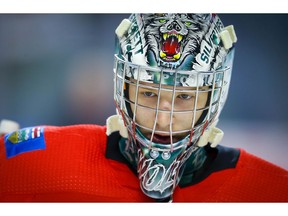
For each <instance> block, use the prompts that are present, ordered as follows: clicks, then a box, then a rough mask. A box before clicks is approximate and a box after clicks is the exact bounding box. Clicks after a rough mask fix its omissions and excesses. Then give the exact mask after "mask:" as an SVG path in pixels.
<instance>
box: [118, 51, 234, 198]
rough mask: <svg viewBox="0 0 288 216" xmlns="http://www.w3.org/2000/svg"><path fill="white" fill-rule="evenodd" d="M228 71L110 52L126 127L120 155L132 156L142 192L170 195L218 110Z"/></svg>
mask: <svg viewBox="0 0 288 216" xmlns="http://www.w3.org/2000/svg"><path fill="white" fill-rule="evenodd" d="M230 72H231V70H230V69H229V68H225V69H224V70H217V71H209V72H199V71H183V70H169V69H157V68H155V67H146V66H140V65H135V64H132V63H130V62H128V61H125V60H122V59H121V58H119V57H118V56H117V55H115V65H114V100H115V102H116V106H117V110H118V113H120V114H121V115H122V118H123V120H124V124H125V126H126V128H127V131H128V145H129V146H126V147H125V148H126V149H127V152H125V154H126V155H129V157H128V158H133V157H134V159H135V162H136V164H137V172H138V178H139V180H140V187H141V189H142V191H143V192H144V194H146V195H147V196H149V197H151V198H154V199H163V198H165V199H167V198H169V197H170V198H171V197H172V194H173V191H174V189H175V187H176V185H177V184H178V183H179V181H180V178H181V176H182V174H183V171H184V167H185V166H184V164H185V162H186V161H187V159H188V158H189V157H190V156H191V154H192V153H193V152H195V154H197V152H196V150H197V149H198V147H197V145H196V144H197V142H198V140H199V138H200V137H201V135H202V134H203V132H204V130H205V129H206V128H207V127H209V126H210V125H211V124H212V123H213V122H214V121H215V120H217V118H218V115H219V114H220V112H221V109H222V107H223V105H224V102H225V100H226V97H227V92H228V87H229V81H230Z"/></svg>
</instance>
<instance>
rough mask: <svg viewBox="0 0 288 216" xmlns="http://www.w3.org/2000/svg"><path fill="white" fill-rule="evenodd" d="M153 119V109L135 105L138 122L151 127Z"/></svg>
mask: <svg viewBox="0 0 288 216" xmlns="http://www.w3.org/2000/svg"><path fill="white" fill-rule="evenodd" d="M133 113H134V111H133ZM154 119H155V111H152V110H150V109H147V108H144V107H140V106H138V107H137V111H136V122H137V123H138V124H140V125H143V126H145V127H151V125H153V124H154Z"/></svg>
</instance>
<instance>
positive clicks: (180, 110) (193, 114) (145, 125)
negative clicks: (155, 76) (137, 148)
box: [129, 82, 209, 144]
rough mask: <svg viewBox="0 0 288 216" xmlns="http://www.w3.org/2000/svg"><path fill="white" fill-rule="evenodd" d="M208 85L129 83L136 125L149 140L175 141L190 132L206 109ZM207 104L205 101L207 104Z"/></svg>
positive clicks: (165, 142) (166, 142) (170, 142)
mask: <svg viewBox="0 0 288 216" xmlns="http://www.w3.org/2000/svg"><path fill="white" fill-rule="evenodd" d="M208 91H209V88H208V87H201V88H198V89H196V88H193V87H173V86H168V85H161V86H159V84H147V83H145V85H144V83H142V82H139V83H138V88H137V83H136V82H135V83H134V84H133V82H132V84H130V85H129V97H130V101H131V102H132V103H131V110H132V112H133V118H134V121H135V122H136V126H137V127H138V129H139V130H140V131H141V132H142V134H143V135H144V136H145V137H146V138H147V139H148V140H150V141H152V142H154V143H161V144H172V143H176V142H178V141H180V140H182V139H183V138H185V137H186V136H187V135H189V134H190V133H191V130H192V128H193V127H194V126H195V125H196V123H197V121H198V120H199V118H200V116H201V115H202V113H203V111H204V110H206V109H208V107H206V106H207V99H208ZM208 106H209V103H208Z"/></svg>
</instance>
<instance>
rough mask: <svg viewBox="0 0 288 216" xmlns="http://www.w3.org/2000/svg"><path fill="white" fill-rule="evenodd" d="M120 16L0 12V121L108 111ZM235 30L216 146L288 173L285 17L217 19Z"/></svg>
mask: <svg viewBox="0 0 288 216" xmlns="http://www.w3.org/2000/svg"><path fill="white" fill-rule="evenodd" d="M127 17H128V15H127V14H0V93H1V94H0V120H1V119H10V120H14V121H17V122H18V123H19V124H20V125H21V127H28V126H33V125H59V126H64V125H70V124H86V123H89V124H100V125H104V124H105V121H106V118H107V117H109V116H110V115H113V114H114V113H115V105H114V102H113V81H112V80H113V73H112V68H113V51H114V30H115V28H116V27H117V26H118V24H119V23H120V22H121V20H122V19H123V18H127ZM220 17H221V18H222V21H223V23H224V25H230V24H233V25H234V27H235V30H236V33H237V37H238V42H237V44H236V55H235V62H234V69H233V75H232V81H231V88H230V92H229V97H228V100H227V102H226V106H225V108H224V110H223V112H222V114H221V117H220V122H219V127H220V128H221V129H222V130H223V131H224V132H225V136H224V139H223V142H222V144H223V145H226V146H233V147H241V148H244V149H246V150H247V151H249V152H251V153H253V154H255V155H257V156H260V157H262V158H264V159H266V160H269V161H271V162H273V163H276V164H277V165H279V166H281V167H284V168H286V169H288V161H287V156H286V154H287V153H288V145H287V140H288V135H287V134H288V133H287V132H288V130H287V129H288V127H287V126H288V112H287V107H288V97H287V93H288V92H287V80H288V70H287V69H288V67H287V63H288V51H287V50H288V43H287V35H288V26H287V23H288V14H226V13H225V14H220Z"/></svg>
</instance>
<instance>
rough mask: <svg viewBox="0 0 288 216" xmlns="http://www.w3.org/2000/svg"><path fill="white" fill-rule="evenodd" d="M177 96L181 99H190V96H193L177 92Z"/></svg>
mask: <svg viewBox="0 0 288 216" xmlns="http://www.w3.org/2000/svg"><path fill="white" fill-rule="evenodd" d="M177 97H178V98H180V99H182V100H190V99H191V98H193V95H191V94H179V95H178V96H177Z"/></svg>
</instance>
